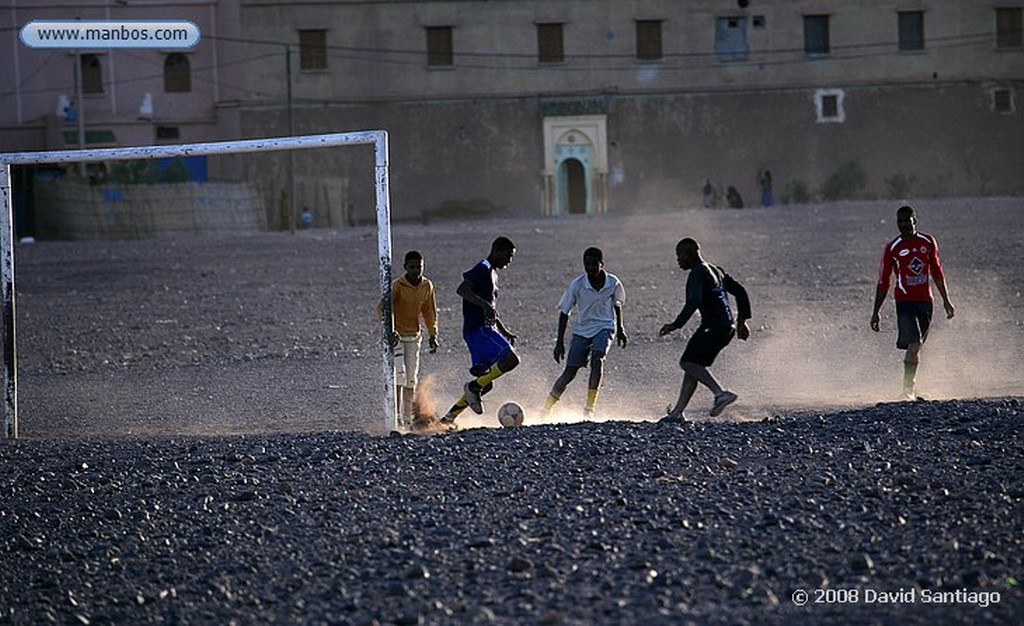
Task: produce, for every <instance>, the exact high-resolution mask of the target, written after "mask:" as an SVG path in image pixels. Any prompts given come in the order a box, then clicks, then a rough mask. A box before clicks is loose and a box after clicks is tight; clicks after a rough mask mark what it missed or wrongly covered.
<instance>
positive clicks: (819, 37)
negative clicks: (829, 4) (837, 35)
mask: <svg viewBox="0 0 1024 626" xmlns="http://www.w3.org/2000/svg"><path fill="white" fill-rule="evenodd" d="M829 51H830V48H829V43H828V16H827V15H805V16H804V52H805V53H806V54H828V53H829Z"/></svg>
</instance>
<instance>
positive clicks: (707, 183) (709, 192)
mask: <svg viewBox="0 0 1024 626" xmlns="http://www.w3.org/2000/svg"><path fill="white" fill-rule="evenodd" d="M700 205H701V206H702V207H703V208H705V209H710V208H711V207H713V206H715V186H714V185H712V184H711V179H710V178H705V179H704V186H703V187H701V188H700Z"/></svg>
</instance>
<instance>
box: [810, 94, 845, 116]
mask: <svg viewBox="0 0 1024 626" xmlns="http://www.w3.org/2000/svg"><path fill="white" fill-rule="evenodd" d="M845 95H846V94H845V93H844V92H843V90H842V89H819V90H817V91H815V92H814V112H815V115H816V121H817V122H818V123H819V124H830V123H836V124H842V123H843V122H845V121H846V112H845V111H844V110H843V99H844V97H845Z"/></svg>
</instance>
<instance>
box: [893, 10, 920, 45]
mask: <svg viewBox="0 0 1024 626" xmlns="http://www.w3.org/2000/svg"><path fill="white" fill-rule="evenodd" d="M897 19H898V22H899V26H898V27H899V36H900V51H901V52H909V51H912V50H924V11H900V12H899V14H898V18H897Z"/></svg>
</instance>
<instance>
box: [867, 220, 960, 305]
mask: <svg viewBox="0 0 1024 626" xmlns="http://www.w3.org/2000/svg"><path fill="white" fill-rule="evenodd" d="M893 274H895V275H896V288H895V289H894V290H893V297H894V298H895V299H896V301H897V302H903V301H909V302H930V301H931V299H932V287H931V284H930V283H929V281H928V276H929V275H932V276H934V277H935V280H942V279H944V274H943V273H942V263H941V262H940V261H939V245H938V243H937V242H936V241H935V237H932V236H931V235H929V234H927V233H922V232H917V233H914V234H913V235H911V236H910V237H904V236H903V235H900V236H899V237H896V238H895V239H893V240H892V241H890V242H889V243H888V244H886V246H885V248H883V249H882V263H881V265H880V266H879V268H878V291H879V292H880V293H887V292H888V291H889V283H890V281H891V280H892V275H893Z"/></svg>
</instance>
